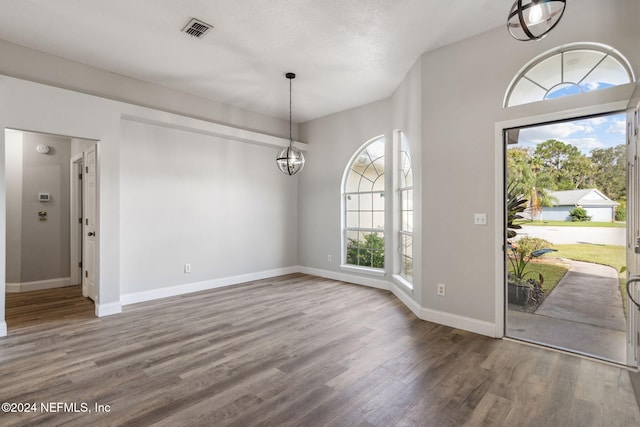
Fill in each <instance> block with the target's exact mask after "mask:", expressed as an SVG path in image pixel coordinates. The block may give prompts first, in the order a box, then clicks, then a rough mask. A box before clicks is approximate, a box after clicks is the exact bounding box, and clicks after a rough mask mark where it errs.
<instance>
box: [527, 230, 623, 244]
mask: <svg viewBox="0 0 640 427" xmlns="http://www.w3.org/2000/svg"><path fill="white" fill-rule="evenodd" d="M626 230H627V229H626V228H622V227H620V228H617V227H553V226H550V227H544V226H540V227H538V226H533V227H532V226H522V229H521V230H517V231H518V236H531V237H540V238H542V239H545V240H548V241H550V242H551V243H556V244H559V245H562V244H574V243H591V244H596V245H615V246H626V244H627V240H626V233H627V231H626Z"/></svg>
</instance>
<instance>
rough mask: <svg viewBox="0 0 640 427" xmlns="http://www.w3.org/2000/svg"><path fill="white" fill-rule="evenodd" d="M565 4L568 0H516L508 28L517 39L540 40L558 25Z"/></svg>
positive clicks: (508, 19)
mask: <svg viewBox="0 0 640 427" xmlns="http://www.w3.org/2000/svg"><path fill="white" fill-rule="evenodd" d="M565 5H566V0H516V2H515V3H513V6H511V11H510V12H509V17H508V18H507V28H508V29H509V32H510V33H511V35H512V36H513V38H514V39H516V40H521V41H529V40H540V39H541V38H543V37H544V36H546V35H547V34H548V33H549V31H551V30H553V29H554V28H555V26H556V25H558V22H560V19H561V18H562V15H563V14H564V10H565Z"/></svg>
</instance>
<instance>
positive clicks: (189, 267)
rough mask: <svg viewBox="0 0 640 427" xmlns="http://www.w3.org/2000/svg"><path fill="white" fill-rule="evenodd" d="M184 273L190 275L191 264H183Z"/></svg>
mask: <svg viewBox="0 0 640 427" xmlns="http://www.w3.org/2000/svg"><path fill="white" fill-rule="evenodd" d="M184 272H185V273H191V264H185V265H184Z"/></svg>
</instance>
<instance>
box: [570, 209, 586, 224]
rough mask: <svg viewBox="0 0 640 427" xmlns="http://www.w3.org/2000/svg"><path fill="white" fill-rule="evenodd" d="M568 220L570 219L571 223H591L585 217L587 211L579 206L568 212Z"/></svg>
mask: <svg viewBox="0 0 640 427" xmlns="http://www.w3.org/2000/svg"><path fill="white" fill-rule="evenodd" d="M569 218H571V221H573V222H583V221H591V217H590V216H589V215H587V211H586V210H585V209H584V208H581V207H579V206H578V207H577V208H574V209H573V210H572V211H571V212H569Z"/></svg>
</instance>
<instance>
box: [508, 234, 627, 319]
mask: <svg viewBox="0 0 640 427" xmlns="http://www.w3.org/2000/svg"><path fill="white" fill-rule="evenodd" d="M553 249H556V250H557V251H558V252H553V253H550V254H547V255H544V256H543V257H541V259H534V260H531V262H530V263H529V265H528V266H527V270H526V271H531V272H536V273H541V274H542V277H544V283H543V285H542V288H543V289H544V291H545V296H546V295H549V293H550V292H551V291H552V290H553V288H555V287H556V285H557V284H558V282H559V281H560V279H562V277H563V276H564V275H565V273H566V272H567V271H568V267H567V265H566V264H563V263H562V261H561V260H559V259H558V258H567V259H572V260H575V261H584V262H591V263H594V264H602V265H608V266H610V267H613V268H615V269H616V271H618V274H619V278H618V281H619V283H620V293H621V294H622V304H623V306H624V310H625V313H626V310H627V297H626V295H627V288H626V273H620V269H621V268H622V267H624V266H626V252H625V247H624V246H611V245H588V244H580V245H553ZM507 265H508V267H509V271H511V265H510V264H509V263H507ZM527 278H533V279H537V274H528V275H527Z"/></svg>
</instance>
